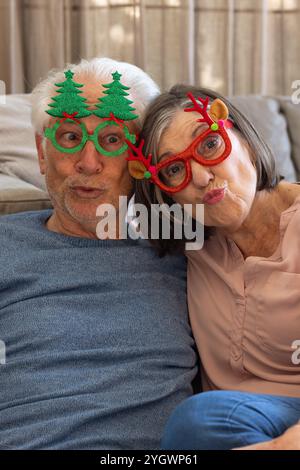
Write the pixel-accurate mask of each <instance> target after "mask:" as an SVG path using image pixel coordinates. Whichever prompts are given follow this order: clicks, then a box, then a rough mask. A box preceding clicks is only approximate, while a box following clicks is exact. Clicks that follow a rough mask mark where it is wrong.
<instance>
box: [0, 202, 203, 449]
mask: <svg viewBox="0 0 300 470" xmlns="http://www.w3.org/2000/svg"><path fill="white" fill-rule="evenodd" d="M50 215H51V211H50V210H46V211H39V212H25V213H21V214H17V215H10V216H3V217H1V218H0V266H1V271H0V340H2V341H3V342H4V344H5V347H6V358H5V359H6V360H5V363H4V364H1V363H0V449H1V448H13V449H156V448H158V447H159V443H160V437H161V434H162V430H163V427H164V425H165V423H166V420H167V418H168V416H169V415H170V413H171V411H172V410H173V409H174V408H175V406H176V405H177V404H178V403H179V402H181V401H182V400H184V399H185V398H187V397H188V396H189V395H191V394H192V388H191V381H192V379H193V378H194V376H195V374H196V371H197V366H196V355H195V351H194V342H193V340H192V337H191V331H190V327H189V323H188V314H187V306H186V266H185V260H184V259H183V258H181V257H166V258H163V259H159V258H158V257H157V256H156V254H155V253H154V251H153V250H152V248H151V247H150V245H149V243H148V241H146V240H139V241H134V240H131V239H128V240H104V241H101V240H93V239H86V238H77V237H69V236H65V235H62V234H58V233H55V232H50V231H49V230H47V228H46V227H45V221H46V220H47V219H48V218H49V216H50ZM2 362H3V361H2Z"/></svg>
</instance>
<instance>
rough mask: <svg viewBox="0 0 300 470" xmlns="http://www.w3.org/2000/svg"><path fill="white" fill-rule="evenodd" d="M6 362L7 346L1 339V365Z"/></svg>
mask: <svg viewBox="0 0 300 470" xmlns="http://www.w3.org/2000/svg"><path fill="white" fill-rule="evenodd" d="M5 363H6V347H5V343H4V341H2V340H1V339H0V365H4V364H5Z"/></svg>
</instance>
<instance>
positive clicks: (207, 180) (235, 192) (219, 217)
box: [158, 110, 257, 231]
mask: <svg viewBox="0 0 300 470" xmlns="http://www.w3.org/2000/svg"><path fill="white" fill-rule="evenodd" d="M197 119H199V114H197V113H195V112H190V113H187V112H184V110H180V111H178V112H177V113H176V114H175V116H174V119H173V121H172V122H171V125H170V126H169V128H168V129H167V130H166V131H165V132H164V133H163V135H162V137H161V140H160V143H159V149H158V158H159V160H161V159H162V158H163V159H164V158H167V157H168V156H170V155H175V154H178V153H180V152H182V151H183V150H184V149H186V148H187V147H188V146H189V145H190V144H191V142H192V141H193V140H194V139H195V137H197V136H198V135H199V134H200V133H201V132H203V127H202V124H201V123H199V122H197ZM227 132H228V135H229V138H230V140H231V144H232V150H231V154H230V155H229V156H228V157H227V158H226V159H225V160H224V161H223V162H221V163H219V164H218V165H215V166H203V165H201V164H199V163H198V162H197V161H195V160H193V159H192V158H191V160H190V164H191V169H192V179H191V181H190V183H189V184H188V185H187V186H186V187H185V188H184V189H183V190H182V191H179V192H177V193H173V194H170V196H171V197H172V199H174V201H175V202H178V203H179V204H181V205H184V204H192V205H193V216H194V217H196V206H195V205H196V204H204V224H205V225H206V226H211V227H224V228H226V229H228V230H230V231H232V230H237V229H238V228H239V227H240V226H241V224H242V223H243V222H244V220H245V219H246V217H247V216H248V214H249V212H250V209H251V206H252V203H253V200H254V197H255V192H256V181H257V175H256V169H255V167H254V165H253V164H252V162H251V157H250V150H249V148H248V145H247V143H246V141H245V140H244V139H243V138H242V137H241V135H240V134H239V133H238V131H236V130H230V129H229V130H228V131H227ZM214 190H219V191H214ZM210 191H213V192H212V193H210Z"/></svg>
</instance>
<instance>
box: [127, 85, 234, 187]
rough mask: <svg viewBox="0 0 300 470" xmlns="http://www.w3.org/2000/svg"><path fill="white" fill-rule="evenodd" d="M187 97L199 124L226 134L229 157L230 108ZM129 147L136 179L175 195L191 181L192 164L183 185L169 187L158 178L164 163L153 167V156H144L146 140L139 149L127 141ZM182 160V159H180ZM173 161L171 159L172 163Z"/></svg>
mask: <svg viewBox="0 0 300 470" xmlns="http://www.w3.org/2000/svg"><path fill="white" fill-rule="evenodd" d="M187 96H188V97H189V98H190V100H191V102H192V104H193V106H191V107H188V108H185V109H184V111H186V112H195V111H196V112H197V113H199V114H200V115H201V118H200V119H197V122H203V123H206V124H207V125H208V127H209V128H210V129H211V130H212V131H215V132H217V133H222V134H223V135H224V134H226V138H225V146H226V148H225V152H226V154H224V155H225V158H226V157H227V156H228V155H229V153H230V150H231V143H230V140H229V137H228V136H227V133H226V131H225V128H231V127H232V126H233V123H232V122H231V121H230V120H228V108H227V106H226V105H225V103H223V101H221V100H220V99H218V98H217V99H215V100H214V101H213V102H212V104H211V105H210V108H209V109H208V106H209V97H206V98H205V99H202V98H200V97H198V98H197V99H196V98H195V97H194V96H193V94H192V93H188V94H187ZM126 142H127V144H128V147H129V157H127V160H128V169H129V173H130V175H131V176H132V177H133V178H135V179H140V180H141V179H149V180H150V181H151V182H152V183H154V184H156V185H157V186H159V187H160V189H162V190H163V191H166V192H169V193H175V192H178V191H181V190H182V189H183V188H184V187H185V186H186V185H187V184H188V183H189V181H190V179H191V167H190V164H188V165H187V168H186V177H185V179H184V181H182V183H181V184H179V185H178V186H176V187H169V186H166V185H165V184H163V182H162V181H160V179H159V178H158V172H159V171H160V169H161V166H164V164H165V162H164V163H158V164H157V165H152V164H151V160H152V155H151V154H149V155H148V156H145V155H144V154H143V145H144V140H141V141H140V143H139V145H138V147H136V146H135V145H133V144H132V143H131V142H129V141H126ZM179 159H180V158H179ZM223 159H224V157H221V158H218V159H217V160H216V161H215V162H214V163H212V162H210V164H209V165H211V166H213V165H216V164H218V163H219V162H221V161H223ZM171 160H172V159H170V161H171Z"/></svg>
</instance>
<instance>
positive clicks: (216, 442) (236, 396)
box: [161, 391, 300, 450]
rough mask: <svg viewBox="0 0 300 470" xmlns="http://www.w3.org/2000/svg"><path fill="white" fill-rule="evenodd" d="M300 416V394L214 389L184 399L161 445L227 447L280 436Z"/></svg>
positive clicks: (162, 446) (171, 446)
mask: <svg viewBox="0 0 300 470" xmlns="http://www.w3.org/2000/svg"><path fill="white" fill-rule="evenodd" d="M299 419H300V398H291V397H282V396H276V395H262V394H261V395H258V394H254V393H246V392H232V391H213V392H203V393H199V394H198V395H194V396H192V397H190V398H188V399H187V400H185V401H183V402H182V403H181V404H180V405H179V406H177V408H175V410H174V411H173V413H172V415H171V417H170V418H169V420H168V422H167V425H166V428H165V431H164V434H163V438H162V442H161V448H162V449H168V450H183V449H186V450H197V449H198V450H201V449H203V450H206V449H210V450H226V449H232V448H234V447H241V446H245V445H250V444H255V443H257V442H263V441H268V440H271V439H274V438H275V437H278V436H280V435H281V434H282V433H283V432H284V431H285V430H286V429H287V428H289V427H290V426H292V425H293V424H295V423H297V422H298V421H299Z"/></svg>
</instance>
